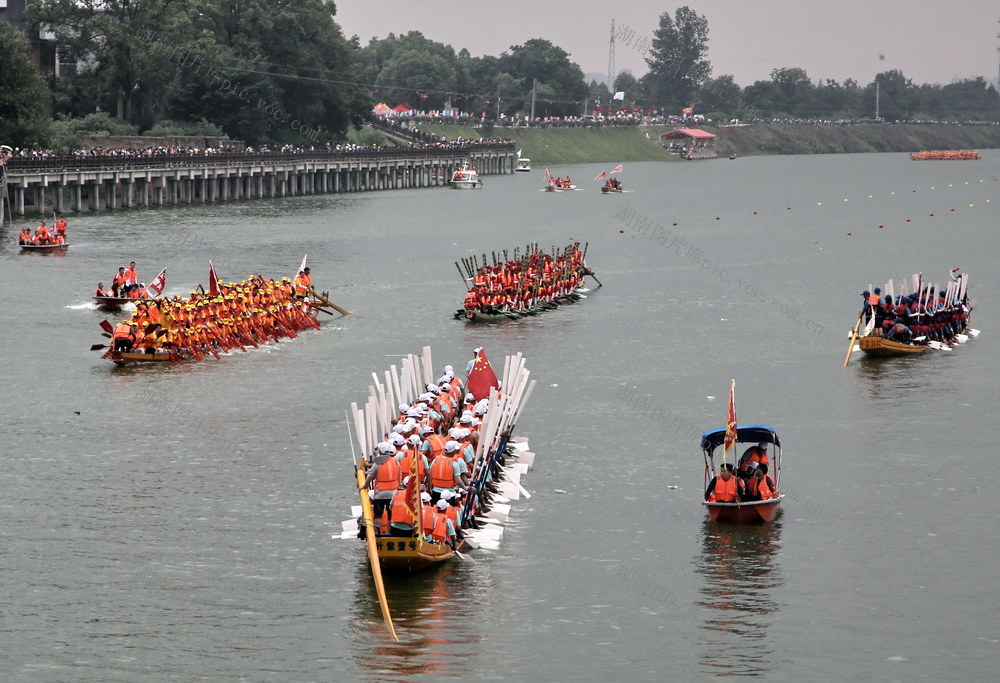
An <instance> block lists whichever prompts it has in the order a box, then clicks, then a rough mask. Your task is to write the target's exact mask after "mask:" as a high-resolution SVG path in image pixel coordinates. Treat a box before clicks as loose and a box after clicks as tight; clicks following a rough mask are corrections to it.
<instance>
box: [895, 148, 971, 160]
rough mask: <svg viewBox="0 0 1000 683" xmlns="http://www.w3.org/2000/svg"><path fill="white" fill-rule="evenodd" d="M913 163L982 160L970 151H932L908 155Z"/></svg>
mask: <svg viewBox="0 0 1000 683" xmlns="http://www.w3.org/2000/svg"><path fill="white" fill-rule="evenodd" d="M910 159H911V160H913V161H976V160H977V159H982V157H981V156H979V152H977V151H976V150H972V149H961V150H932V151H929V152H927V151H925V152H915V153H911V154H910Z"/></svg>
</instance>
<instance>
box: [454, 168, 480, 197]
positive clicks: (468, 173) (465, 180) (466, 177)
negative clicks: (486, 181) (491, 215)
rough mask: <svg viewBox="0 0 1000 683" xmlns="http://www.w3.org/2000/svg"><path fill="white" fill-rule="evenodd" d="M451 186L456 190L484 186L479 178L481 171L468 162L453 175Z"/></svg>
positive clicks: (474, 188)
mask: <svg viewBox="0 0 1000 683" xmlns="http://www.w3.org/2000/svg"><path fill="white" fill-rule="evenodd" d="M451 186H452V188H453V189H455V190H477V189H479V188H481V187H482V186H483V181H482V180H480V179H479V172H478V171H476V169H475V168H473V167H472V166H471V165H470V164H469V163H468V162H466V163H464V164H462V167H461V168H459V169H458V170H457V171H455V173H454V174H453V175H452V176H451Z"/></svg>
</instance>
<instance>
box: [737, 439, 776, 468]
mask: <svg viewBox="0 0 1000 683" xmlns="http://www.w3.org/2000/svg"><path fill="white" fill-rule="evenodd" d="M770 462H771V461H770V460H769V459H768V457H767V442H766V441H761V442H760V443H758V444H757V445H756V446H751V447H750V448H748V449H746V450H745V451H743V455H742V456H740V465H739V468H740V476H746V475H749V474H750V473H751V472H750V470H751V469H753V468H754V467H756V466H757V465H768V464H770ZM751 463H757V465H751Z"/></svg>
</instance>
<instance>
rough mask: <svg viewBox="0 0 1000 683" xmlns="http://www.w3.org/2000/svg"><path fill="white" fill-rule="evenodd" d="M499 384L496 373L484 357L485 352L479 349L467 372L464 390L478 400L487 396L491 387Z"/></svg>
mask: <svg viewBox="0 0 1000 683" xmlns="http://www.w3.org/2000/svg"><path fill="white" fill-rule="evenodd" d="M499 386H500V382H498V381H497V376H496V373H494V372H493V366H492V365H490V361H489V360H488V359H487V358H486V353H485V352H484V351H482V350H480V351H479V353H478V354H477V355H476V362H475V363H473V365H472V370H471V371H470V372H469V381H468V382H467V383H466V391H468V392H469V393H470V394H472V396H473V398H475V399H476V400H477V401H478V400H480V399H482V398H486V397H487V396H489V395H490V389H491V388H493V387H499Z"/></svg>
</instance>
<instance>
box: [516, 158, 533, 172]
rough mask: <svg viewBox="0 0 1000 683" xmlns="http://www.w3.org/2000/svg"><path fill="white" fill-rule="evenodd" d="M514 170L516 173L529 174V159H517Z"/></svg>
mask: <svg viewBox="0 0 1000 683" xmlns="http://www.w3.org/2000/svg"><path fill="white" fill-rule="evenodd" d="M514 170H515V171H516V172H518V173H529V172H530V171H531V159H529V158H528V157H518V158H517V166H515V167H514Z"/></svg>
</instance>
